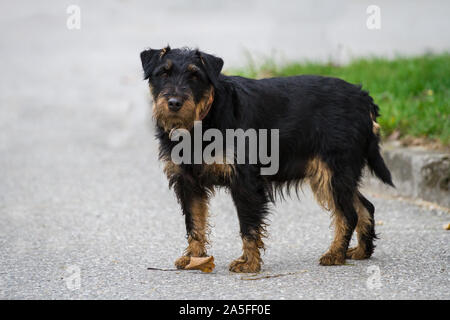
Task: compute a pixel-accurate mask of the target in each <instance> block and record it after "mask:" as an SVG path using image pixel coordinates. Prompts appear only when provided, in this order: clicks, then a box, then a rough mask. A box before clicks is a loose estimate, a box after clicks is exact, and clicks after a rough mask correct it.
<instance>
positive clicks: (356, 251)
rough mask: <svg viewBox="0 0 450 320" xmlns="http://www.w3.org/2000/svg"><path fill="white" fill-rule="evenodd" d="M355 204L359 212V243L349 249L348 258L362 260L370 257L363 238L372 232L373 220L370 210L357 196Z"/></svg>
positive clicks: (357, 226)
mask: <svg viewBox="0 0 450 320" xmlns="http://www.w3.org/2000/svg"><path fill="white" fill-rule="evenodd" d="M354 205H355V210H356V213H357V214H358V223H357V225H356V233H357V238H358V245H357V246H356V247H354V248H350V249H348V250H347V258H349V259H355V260H361V259H366V258H368V256H367V253H366V251H367V250H366V243H365V242H364V240H363V238H364V236H366V235H367V234H368V233H369V232H370V228H371V226H372V224H373V221H372V218H371V216H370V213H369V211H367V209H366V207H365V206H364V205H363V204H362V202H361V201H360V200H359V198H358V197H357V196H355V201H354Z"/></svg>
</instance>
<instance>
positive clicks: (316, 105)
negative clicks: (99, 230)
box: [141, 47, 393, 272]
mask: <svg viewBox="0 0 450 320" xmlns="http://www.w3.org/2000/svg"><path fill="white" fill-rule="evenodd" d="M141 60H142V65H143V68H144V72H145V79H148V81H149V86H150V90H151V94H152V96H153V99H154V105H153V115H154V118H155V120H156V136H157V138H158V139H159V142H160V158H161V160H162V161H163V162H165V168H164V171H165V173H166V174H167V176H168V179H169V185H170V187H172V188H173V189H174V191H175V193H176V196H177V198H178V200H179V202H180V204H181V208H182V211H183V214H184V216H185V222H186V231H187V236H188V247H187V248H186V251H185V253H184V255H183V256H182V257H181V258H179V259H178V260H177V261H176V262H175V264H176V266H177V267H178V268H184V267H185V266H186V264H187V263H188V262H189V260H190V257H203V256H206V254H207V253H206V246H207V244H208V238H207V234H208V222H207V218H208V199H209V197H210V196H211V195H212V194H213V191H214V188H215V187H217V186H225V187H227V188H228V189H229V191H230V193H231V195H232V198H233V201H234V204H235V206H236V209H237V214H238V217H239V222H240V233H241V237H242V241H243V254H242V256H241V257H240V258H238V259H237V260H235V261H233V262H232V263H231V265H230V270H231V271H234V272H257V271H259V270H260V269H261V263H262V260H261V256H260V250H261V249H263V248H264V243H263V237H264V236H265V235H266V233H265V230H266V229H265V226H266V224H265V218H266V216H267V214H268V204H269V203H270V202H271V201H273V199H274V197H275V195H276V194H278V192H281V193H283V190H286V188H287V189H288V190H289V187H291V186H294V187H295V188H296V187H299V185H300V184H301V182H302V181H308V182H309V183H310V186H311V189H312V191H313V192H314V194H315V197H316V199H317V201H318V202H319V203H320V205H322V206H323V207H324V208H326V209H327V210H330V211H332V213H333V221H334V229H335V236H334V240H333V242H332V244H331V246H330V248H329V250H328V251H327V252H326V253H325V254H324V255H323V256H322V257H321V258H320V264H322V265H340V264H344V263H345V259H346V258H349V259H367V258H369V257H370V256H371V255H372V253H373V250H374V244H373V242H374V239H375V238H376V235H375V228H374V211H375V208H374V206H373V205H372V204H371V203H370V202H369V200H367V199H366V198H365V197H364V196H363V195H362V194H361V193H360V192H359V191H358V184H359V182H360V179H361V175H362V170H363V168H364V166H365V165H366V164H367V165H368V167H369V168H370V169H371V171H372V172H373V173H375V175H376V176H377V177H378V178H379V179H381V180H382V181H383V182H384V183H387V184H389V185H393V184H392V180H391V174H390V172H389V170H388V169H387V167H386V165H385V163H384V161H383V159H382V157H381V155H380V152H379V137H378V130H379V126H378V124H377V123H376V118H377V116H378V115H379V114H378V107H377V105H375V104H374V102H373V100H372V98H371V97H370V96H369V95H368V93H367V92H365V91H362V90H361V88H360V87H358V86H355V85H352V84H349V83H347V82H345V81H343V80H340V79H336V78H328V77H321V76H310V75H302V76H294V77H284V78H271V79H261V80H253V79H246V78H242V77H237V76H225V75H223V74H221V70H222V66H223V60H222V59H220V58H218V57H215V56H212V55H210V54H206V53H204V52H201V51H199V50H189V49H170V47H167V48H164V49H160V50H153V49H149V50H146V51H144V52H142V53H141ZM199 120H202V125H203V129H208V128H215V129H218V130H220V131H221V132H224V131H225V130H226V129H229V128H231V129H236V128H242V129H243V130H247V129H249V128H254V129H279V162H280V164H279V170H278V172H277V173H276V174H274V175H268V176H263V175H261V174H260V164H234V165H228V164H218V163H215V164H206V163H202V164H180V165H175V164H174V162H173V161H172V159H171V150H172V148H173V147H174V145H175V144H176V142H173V141H171V139H170V138H169V133H170V132H171V130H172V129H174V128H184V129H187V130H192V129H193V125H194V121H199ZM355 229H356V232H357V234H358V237H357V238H358V245H357V246H356V247H354V248H351V249H350V248H348V246H349V242H350V240H351V236H352V233H353V231H354V230H355Z"/></svg>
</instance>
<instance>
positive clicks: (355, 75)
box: [229, 53, 450, 146]
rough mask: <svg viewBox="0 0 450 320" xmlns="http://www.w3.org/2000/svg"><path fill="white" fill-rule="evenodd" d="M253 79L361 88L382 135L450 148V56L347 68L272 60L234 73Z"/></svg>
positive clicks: (382, 61)
mask: <svg viewBox="0 0 450 320" xmlns="http://www.w3.org/2000/svg"><path fill="white" fill-rule="evenodd" d="M229 74H237V75H242V76H246V77H252V78H261V77H269V76H292V75H300V74H317V75H326V76H333V77H339V78H342V79H344V80H346V81H348V82H351V83H355V84H361V85H362V86H363V89H365V90H368V91H369V92H370V94H371V96H372V97H373V98H374V100H375V103H377V104H378V105H379V107H380V113H381V117H380V118H379V119H378V122H379V123H380V125H381V127H382V131H383V136H388V135H390V134H391V133H393V132H394V131H398V132H399V133H400V135H401V136H403V137H404V136H414V137H423V138H427V139H432V140H439V141H440V142H441V143H442V144H444V145H446V146H448V145H449V144H450V54H449V53H445V54H440V55H424V56H419V57H413V58H405V57H398V58H395V59H393V60H389V59H384V58H365V59H358V60H354V61H353V62H351V63H350V64H348V65H344V66H338V65H334V64H331V63H328V64H323V63H313V62H305V63H289V64H286V65H283V66H277V65H276V64H274V63H273V62H271V61H270V60H268V61H267V62H266V63H264V64H263V65H261V66H259V67H255V66H254V65H252V64H249V66H248V67H246V68H243V69H240V70H233V71H232V72H231V71H230V72H229Z"/></svg>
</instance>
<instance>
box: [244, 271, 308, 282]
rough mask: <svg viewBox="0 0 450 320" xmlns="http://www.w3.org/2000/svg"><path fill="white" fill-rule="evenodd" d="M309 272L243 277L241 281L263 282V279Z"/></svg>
mask: <svg viewBox="0 0 450 320" xmlns="http://www.w3.org/2000/svg"><path fill="white" fill-rule="evenodd" d="M305 272H308V270H300V271H296V272H288V273H279V274H267V275H261V276H259V277H258V275H259V274H258V273H256V274H254V275H250V276H248V277H241V280H261V279H270V278H278V277H284V276H290V275H293V274H299V273H305Z"/></svg>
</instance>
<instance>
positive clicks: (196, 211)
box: [175, 198, 209, 269]
mask: <svg viewBox="0 0 450 320" xmlns="http://www.w3.org/2000/svg"><path fill="white" fill-rule="evenodd" d="M191 217H192V224H193V229H192V231H191V233H190V234H189V236H188V246H187V248H186V249H185V251H184V254H183V256H181V257H180V258H178V259H177V260H176V261H175V266H176V267H177V268H179V269H183V268H184V267H185V266H186V265H187V264H189V262H190V257H205V256H206V255H207V253H206V247H207V245H208V244H209V240H208V233H209V226H208V222H207V219H208V199H207V198H202V199H194V200H193V203H192V206H191Z"/></svg>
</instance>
